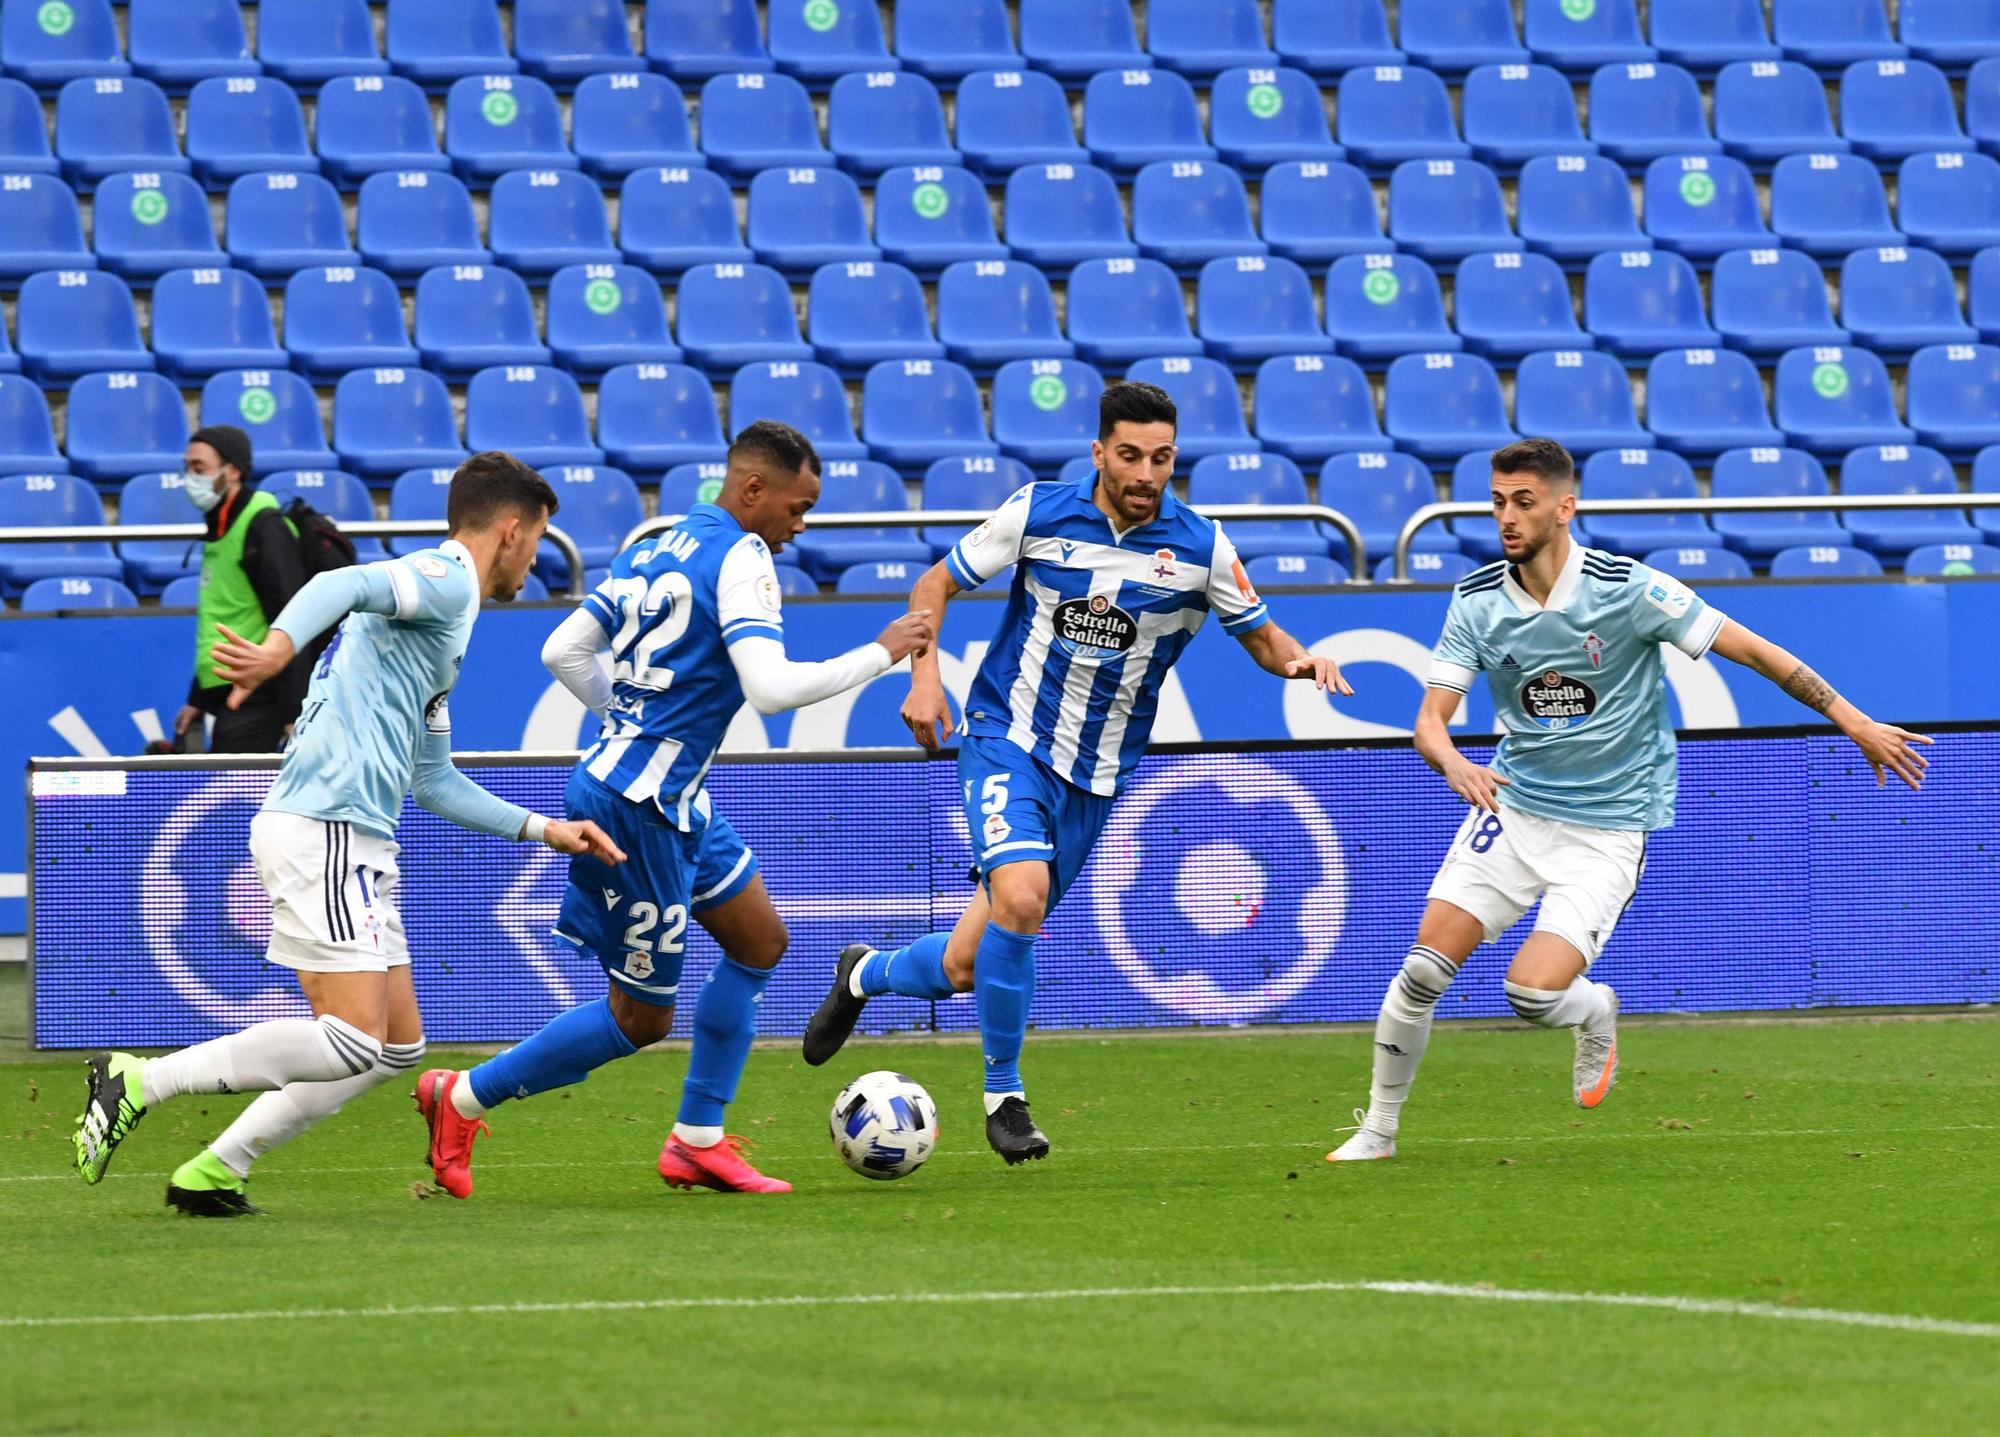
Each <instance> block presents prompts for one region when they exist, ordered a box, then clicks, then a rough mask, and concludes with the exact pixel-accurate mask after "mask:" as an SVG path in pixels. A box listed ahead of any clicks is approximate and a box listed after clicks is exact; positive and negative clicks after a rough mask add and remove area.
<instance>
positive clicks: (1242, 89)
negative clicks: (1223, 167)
mask: <svg viewBox="0 0 2000 1437" xmlns="http://www.w3.org/2000/svg"><path fill="white" fill-rule="evenodd" d="M1208 123H1209V128H1210V131H1211V135H1212V138H1213V139H1214V142H1215V148H1216V150H1217V152H1218V153H1220V154H1221V156H1222V158H1223V159H1224V160H1225V161H1227V162H1228V163H1229V164H1232V165H1235V166H1236V167H1237V168H1239V169H1242V170H1245V171H1258V170H1263V169H1267V168H1269V167H1270V166H1272V165H1276V164H1281V163H1285V162H1287V161H1296V160H1321V161H1324V160H1338V159H1340V158H1341V157H1342V156H1343V155H1344V154H1345V153H1346V152H1345V151H1344V150H1342V149H1341V148H1340V146H1339V145H1336V144H1335V143H1334V142H1333V132H1332V131H1331V130H1330V129H1328V128H1327V123H1326V106H1325V104H1324V103H1323V102H1322V101H1321V99H1320V92H1319V84H1318V82H1317V81H1315V80H1314V79H1313V77H1312V76H1310V75H1308V74H1307V73H1306V72H1305V71H1303V70H1292V69H1249V68H1242V69H1235V70H1224V71H1223V72H1222V73H1221V74H1220V75H1217V76H1216V77H1215V81H1214V84H1213V85H1212V86H1211V87H1210V89H1209V92H1208Z"/></svg>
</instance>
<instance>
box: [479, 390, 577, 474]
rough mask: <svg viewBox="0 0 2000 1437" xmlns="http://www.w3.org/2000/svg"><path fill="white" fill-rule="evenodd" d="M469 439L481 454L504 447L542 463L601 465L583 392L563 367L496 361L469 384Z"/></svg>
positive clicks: (538, 464) (530, 462)
mask: <svg viewBox="0 0 2000 1437" xmlns="http://www.w3.org/2000/svg"><path fill="white" fill-rule="evenodd" d="M465 442H466V443H467V444H468V445H469V446H470V447H471V448H472V450H473V451H474V452H475V453H477V452H478V451H480V450H483V449H504V450H506V451H507V452H508V453H510V454H513V455H516V456H518V457H519V458H520V459H522V460H524V461H526V462H527V463H529V464H533V465H535V466H536V467H537V468H544V467H546V466H548V465H551V464H602V463H603V462H604V451H603V450H602V449H600V448H598V447H597V445H596V444H595V443H593V442H592V441H591V438H590V420H589V419H588V418H587V417H586V416H585V414H584V410H583V391H582V390H580V389H579V388H577V384H576V381H575V380H574V379H572V378H570V377H569V375H568V374H566V373H564V372H563V371H562V370H560V369H552V368H550V367H548V366H546V365H539V364H522V365H515V364H508V365H495V366H494V367H493V368H491V369H482V370H480V371H479V372H478V373H477V374H475V375H473V376H472V379H471V381H470V382H469V383H468V384H467V385H466V387H465Z"/></svg>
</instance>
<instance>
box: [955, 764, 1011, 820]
mask: <svg viewBox="0 0 2000 1437" xmlns="http://www.w3.org/2000/svg"><path fill="white" fill-rule="evenodd" d="M965 801H966V802H967V803H970V802H972V780H971V779H969V778H968V779H967V780H966V781H965ZM1006 806H1007V775H1006V774H1004V773H989V774H987V775H986V781H985V782H984V783H982V784H980V785H979V811H980V812H981V813H998V812H1000V810H1001V809H1003V808H1005V807H1006Z"/></svg>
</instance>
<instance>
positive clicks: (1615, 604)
mask: <svg viewBox="0 0 2000 1437" xmlns="http://www.w3.org/2000/svg"><path fill="white" fill-rule="evenodd" d="M1724 621H1725V620H1724V616H1723V614H1722V613H1721V611H1720V610H1717V609H1713V608H1711V607H1709V606H1708V605H1707V604H1705V603H1703V602H1702V601H1701V600H1700V599H1699V598H1697V597H1696V596H1695V595H1694V594H1693V593H1692V592H1690V591H1689V590H1688V589H1687V587H1686V586H1685V585H1683V584H1682V583H1681V582H1680V581H1679V580H1677V579H1672V578H1669V577H1668V576H1666V575H1665V574H1661V573H1657V572H1655V571H1654V570H1652V569H1649V568H1647V567H1646V566H1645V565H1644V564H1640V563H1635V562H1634V561H1633V560H1631V559H1625V558H1620V557H1618V556H1616V555H1613V554H1607V553H1604V552H1602V551H1601V550H1597V549H1586V548H1584V547H1583V546H1582V545H1581V544H1572V545H1571V547H1570V556H1569V561H1568V563H1566V564H1564V566H1563V571H1562V574H1561V575H1560V576H1559V577H1558V578H1557V580H1556V584H1555V587H1554V589H1552V590H1551V591H1550V593H1549V602H1548V604H1547V605H1546V606H1544V605H1541V604H1537V603H1536V602H1535V601H1534V599H1532V598H1531V597H1529V595H1528V592H1527V591H1526V590H1525V589H1523V588H1522V587H1521V585H1520V584H1519V583H1518V582H1517V581H1516V579H1515V577H1514V571H1513V569H1512V567H1511V566H1509V565H1507V564H1504V563H1500V564H1488V565H1487V566H1486V567H1485V568H1483V569H1475V570H1474V571H1473V572H1472V573H1470V574H1468V575H1466V577H1465V578H1463V579H1461V580H1460V581H1459V583H1458V586H1457V588H1456V589H1455V590H1454V592H1453V594H1452V598H1451V609H1450V611H1449V612H1448V613H1447V614H1446V615H1445V620H1444V633H1443V635H1442V636H1441V637H1440V638H1439V639H1438V643H1437V649H1436V651H1435V653H1434V655H1433V657H1432V661H1431V671H1430V685H1431V687H1433V688H1444V689H1451V690H1454V691H1455V692H1458V693H1465V692H1467V691H1468V690H1469V689H1470V688H1471V687H1472V682H1473V680H1474V678H1476V677H1477V676H1478V675H1479V674H1481V673H1483V674H1485V675H1486V680H1487V684H1488V686H1489V687H1490V688H1491V689H1492V691H1493V711H1494V715H1495V717H1496V719H1497V721H1498V723H1499V725H1500V730H1501V733H1502V737H1501V740H1500V751H1499V755H1498V757H1497V758H1496V759H1495V760H1494V764H1493V767H1494V771H1495V772H1497V773H1499V774H1500V775H1501V776H1502V777H1504V778H1506V779H1507V780H1508V781H1509V784H1510V786H1509V787H1506V788H1502V789H1501V790H1500V802H1501V803H1502V804H1503V805H1505V806H1507V807H1509V808H1518V809H1520V810H1522V811H1523V812H1526V813H1532V814H1536V815H1538V816H1539V817H1542V818H1552V819H1559V820H1561V821H1563V822H1566V823H1575V824H1580V825H1582V826H1584V827H1587V828H1613V829H1640V830H1646V829H1655V828H1665V827H1667V826H1669V825H1670V824H1672V823H1673V821H1674V797H1675V790H1676V787H1677V785H1678V780H1679V767H1678V764H1677V761H1676V754H1675V746H1674V731H1673V728H1672V726H1671V724H1670V723H1669V721H1668V714H1667V686H1666V668H1665V664H1664V661H1663V659H1662V655H1661V650H1660V646H1661V645H1662V644H1672V645H1673V646H1674V647H1675V648H1677V649H1679V650H1680V651H1681V652H1682V653H1684V654H1686V655H1687V656H1688V657H1689V658H1691V659H1698V658H1700V657H1701V656H1702V655H1704V654H1706V653H1707V652H1708V648H1709V645H1710V644H1713V643H1714V642H1715V636H1716V634H1717V633H1718V632H1720V630H1721V628H1722V625H1723V623H1724Z"/></svg>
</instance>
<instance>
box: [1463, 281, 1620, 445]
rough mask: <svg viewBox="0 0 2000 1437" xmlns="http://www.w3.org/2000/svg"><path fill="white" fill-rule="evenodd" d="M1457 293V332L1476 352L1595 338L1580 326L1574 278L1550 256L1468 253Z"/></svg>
mask: <svg viewBox="0 0 2000 1437" xmlns="http://www.w3.org/2000/svg"><path fill="white" fill-rule="evenodd" d="M1452 296H1453V299H1452V304H1453V309H1454V318H1455V319H1456V320H1457V324H1458V332H1459V334H1460V335H1461V336H1462V337H1463V338H1464V340H1465V347H1466V348H1467V349H1469V350H1471V351H1472V352H1473V353H1474V354H1483V355H1486V356H1487V357H1488V358H1492V359H1518V358H1519V357H1520V356H1521V355H1524V354H1529V353H1532V352H1534V351H1535V350H1538V349H1589V348H1590V347H1591V346H1592V344H1593V343H1594V342H1595V341H1593V340H1592V339H1591V337H1590V336H1589V335H1587V334H1585V333H1584V332H1583V331H1582V330H1581V329H1578V328H1577V324H1576V311H1575V310H1574V309H1572V308H1571V307H1570V298H1569V280H1568V279H1566V278H1565V277H1564V275H1563V272H1562V270H1561V269H1560V268H1558V267H1557V265H1556V262H1555V261H1554V260H1552V259H1550V258H1548V257H1547V256H1546V255H1539V254H1520V253H1516V252H1508V251H1501V252H1499V253H1494V254H1475V255H1469V256H1467V258H1466V259H1465V260H1464V261H1463V262H1462V263H1461V264H1460V265H1459V267H1458V273H1457V275H1456V276H1455V277H1454V279H1453V281H1452ZM1532 432H1535V433H1540V432H1541V431H1540V430H1535V431H1532Z"/></svg>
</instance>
